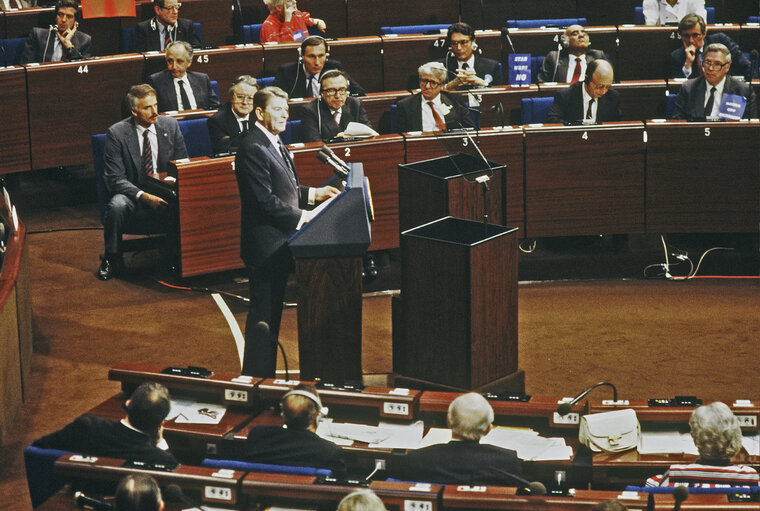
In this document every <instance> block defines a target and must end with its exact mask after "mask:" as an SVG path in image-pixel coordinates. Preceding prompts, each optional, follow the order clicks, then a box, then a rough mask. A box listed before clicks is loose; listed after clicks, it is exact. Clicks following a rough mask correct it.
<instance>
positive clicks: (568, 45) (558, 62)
mask: <svg viewBox="0 0 760 511" xmlns="http://www.w3.org/2000/svg"><path fill="white" fill-rule="evenodd" d="M560 42H561V44H562V49H561V50H554V51H550V52H549V54H548V55H546V58H545V59H544V62H543V64H541V69H540V70H539V71H538V82H539V83H543V82H561V83H563V82H564V83H575V82H577V81H579V80H581V79H582V78H583V76H584V75H585V74H586V67H587V66H588V65H589V64H590V63H591V62H593V61H594V60H596V59H603V58H605V56H604V52H603V51H601V50H592V49H591V48H590V47H589V45H590V44H591V41H590V39H589V37H588V33H587V32H586V29H585V28H583V27H582V26H581V25H570V26H569V27H567V28H566V29H565V33H564V34H562V35H561V36H560Z"/></svg>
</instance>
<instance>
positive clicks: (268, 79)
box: [256, 76, 274, 89]
mask: <svg viewBox="0 0 760 511" xmlns="http://www.w3.org/2000/svg"><path fill="white" fill-rule="evenodd" d="M256 84H258V86H259V89H263V88H264V87H271V86H272V85H274V76H262V77H261V78H256Z"/></svg>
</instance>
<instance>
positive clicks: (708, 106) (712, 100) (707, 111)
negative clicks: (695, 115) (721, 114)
mask: <svg viewBox="0 0 760 511" xmlns="http://www.w3.org/2000/svg"><path fill="white" fill-rule="evenodd" d="M716 90H717V89H716V88H715V87H712V88H710V97H709V98H707V103H705V117H710V116H711V115H712V110H713V104H715V91H716Z"/></svg>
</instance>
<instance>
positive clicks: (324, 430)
mask: <svg viewBox="0 0 760 511" xmlns="http://www.w3.org/2000/svg"><path fill="white" fill-rule="evenodd" d="M331 425H332V419H324V420H321V421H319V424H318V425H317V435H318V436H320V437H321V438H324V439H325V440H329V441H331V442H332V443H334V444H335V445H340V446H343V447H348V446H350V445H353V444H354V441H353V440H351V439H348V438H338V437H335V436H330V426H331Z"/></svg>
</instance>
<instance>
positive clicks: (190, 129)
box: [179, 117, 212, 158]
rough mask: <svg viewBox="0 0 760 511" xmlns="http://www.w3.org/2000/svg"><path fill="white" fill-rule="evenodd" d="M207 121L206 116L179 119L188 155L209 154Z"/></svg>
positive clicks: (209, 138)
mask: <svg viewBox="0 0 760 511" xmlns="http://www.w3.org/2000/svg"><path fill="white" fill-rule="evenodd" d="M207 123H208V118H206V117H203V118H200V119H185V120H183V121H179V129H180V131H181V132H182V137H183V138H184V139H185V147H186V148H187V155H188V157H190V158H195V157H197V156H211V152H212V150H211V136H210V135H209V134H208V127H207Z"/></svg>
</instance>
